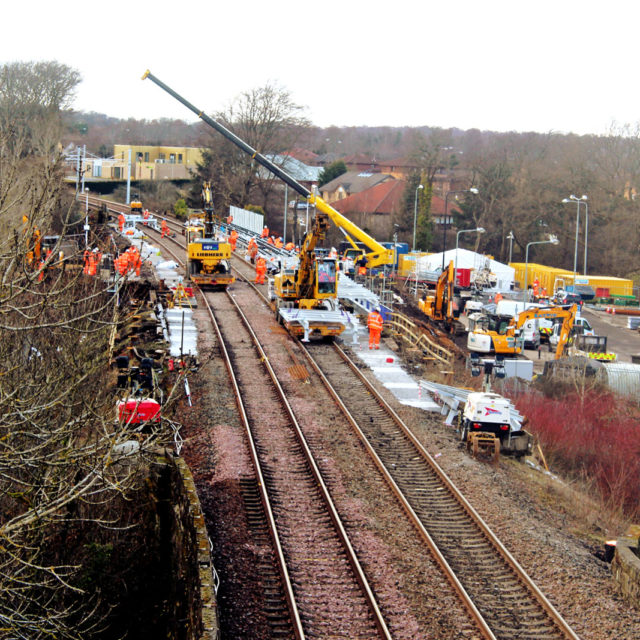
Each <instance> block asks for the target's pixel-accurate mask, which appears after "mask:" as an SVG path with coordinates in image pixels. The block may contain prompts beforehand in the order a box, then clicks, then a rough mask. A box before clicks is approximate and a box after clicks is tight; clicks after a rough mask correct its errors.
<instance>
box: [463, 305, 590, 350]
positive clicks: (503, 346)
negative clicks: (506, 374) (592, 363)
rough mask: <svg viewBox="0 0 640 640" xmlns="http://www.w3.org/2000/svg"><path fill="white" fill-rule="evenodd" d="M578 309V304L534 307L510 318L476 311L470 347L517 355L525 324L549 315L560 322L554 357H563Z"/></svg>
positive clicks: (521, 342) (472, 324)
mask: <svg viewBox="0 0 640 640" xmlns="http://www.w3.org/2000/svg"><path fill="white" fill-rule="evenodd" d="M577 312H578V307H577V305H575V304H574V305H572V306H571V307H570V308H569V309H565V308H563V307H533V308H531V309H526V310H525V311H522V312H521V313H519V314H518V315H517V316H515V317H514V318H511V319H510V320H507V319H506V318H505V317H504V316H491V315H488V314H485V313H481V312H479V313H473V314H471V315H470V316H469V335H468V337H467V347H468V349H469V351H474V352H476V353H496V354H503V355H508V354H511V355H516V354H519V353H522V348H523V344H524V340H523V338H524V336H523V335H522V334H521V331H522V327H523V326H524V325H525V323H526V322H528V321H529V320H536V319H540V318H547V319H550V320H555V321H557V322H561V323H562V324H561V329H560V334H559V336H558V344H557V347H556V353H555V358H556V359H558V358H561V357H562V356H563V355H565V353H566V350H567V342H568V340H569V336H570V335H571V329H572V328H573V323H574V321H575V318H576V313H577Z"/></svg>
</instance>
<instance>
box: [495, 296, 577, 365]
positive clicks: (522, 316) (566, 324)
mask: <svg viewBox="0 0 640 640" xmlns="http://www.w3.org/2000/svg"><path fill="white" fill-rule="evenodd" d="M577 313H578V306H577V305H575V304H574V305H571V307H570V308H569V309H563V308H562V307H535V308H532V309H525V310H524V311H522V312H521V313H519V314H518V315H517V316H516V317H515V318H514V320H513V321H512V324H511V325H510V326H509V329H508V333H509V334H510V335H516V334H517V332H518V331H519V330H520V329H521V327H522V326H523V325H524V323H525V322H527V320H534V319H536V318H549V319H556V320H562V330H561V332H560V336H559V339H558V346H557V348H556V354H555V358H556V360H557V359H558V358H561V357H562V356H563V355H564V353H565V352H566V349H567V342H568V341H569V336H570V335H571V329H573V323H574V322H575V319H576V314H577Z"/></svg>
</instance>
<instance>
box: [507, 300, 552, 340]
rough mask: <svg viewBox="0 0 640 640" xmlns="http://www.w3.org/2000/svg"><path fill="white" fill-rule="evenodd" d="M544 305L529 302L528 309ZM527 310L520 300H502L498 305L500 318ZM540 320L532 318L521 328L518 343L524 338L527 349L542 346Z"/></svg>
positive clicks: (512, 316)
mask: <svg viewBox="0 0 640 640" xmlns="http://www.w3.org/2000/svg"><path fill="white" fill-rule="evenodd" d="M542 306H544V305H541V304H535V303H533V302H527V306H526V308H527V309H531V308H532V307H542ZM524 309H525V303H524V302H520V301H518V300H500V302H498V304H497V305H496V315H499V316H510V317H511V318H514V317H515V316H517V315H519V314H520V313H522V312H523V311H524ZM539 322H540V320H539V319H538V318H531V319H529V320H527V321H526V322H525V323H524V324H523V325H522V326H521V327H520V333H519V337H517V338H516V341H519V340H522V339H523V337H524V346H525V348H526V349H537V348H538V347H539V346H540V325H539Z"/></svg>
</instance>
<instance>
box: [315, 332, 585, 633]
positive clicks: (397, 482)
mask: <svg viewBox="0 0 640 640" xmlns="http://www.w3.org/2000/svg"><path fill="white" fill-rule="evenodd" d="M306 352H307V354H308V362H309V364H310V366H313V367H315V368H317V370H318V372H319V373H320V374H321V375H322V377H323V378H324V380H325V384H326V385H327V386H328V388H330V389H331V393H332V395H333V396H334V398H335V399H336V401H337V402H339V403H340V405H341V406H342V407H343V409H344V411H345V413H347V414H348V415H349V416H351V418H350V419H351V421H352V426H353V427H354V429H356V431H357V433H358V435H359V436H360V437H361V439H362V441H363V443H364V444H365V446H366V448H367V450H368V451H369V453H370V455H372V457H374V459H375V461H376V464H377V466H378V467H379V468H380V470H381V472H382V473H383V475H384V476H385V478H386V479H387V482H388V483H389V484H390V486H392V488H393V491H394V493H395V494H396V495H397V497H398V499H399V500H400V501H401V502H402V505H403V508H404V510H405V511H406V512H407V513H408V514H409V516H410V518H411V519H412V520H413V522H414V524H415V526H417V527H418V528H419V529H420V530H421V531H422V532H423V536H424V538H425V541H427V543H428V544H429V546H430V547H431V549H432V552H433V553H434V555H435V556H436V557H437V558H438V559H439V563H440V565H441V567H442V569H443V571H445V573H446V574H447V576H448V578H449V580H450V582H451V583H452V584H453V585H454V587H455V588H456V589H457V591H458V593H459V594H460V597H461V598H462V600H463V602H464V603H465V605H466V606H467V608H468V609H469V611H470V613H471V615H472V616H473V617H474V619H476V621H477V622H478V624H479V625H480V626H481V627H482V628H484V629H485V632H487V637H495V638H499V639H504V640H507V639H514V638H518V639H527V640H533V639H542V638H549V639H556V638H557V639H561V638H562V639H565V638H573V639H575V638H577V636H576V635H575V634H574V633H573V631H572V630H571V629H570V627H569V626H568V625H567V623H566V622H565V621H564V620H563V619H562V618H561V616H560V615H559V614H558V613H557V611H555V609H554V608H553V606H552V605H551V603H549V602H548V601H547V600H546V598H545V597H544V595H543V594H542V593H541V592H540V591H539V589H538V588H537V587H536V586H535V584H534V583H533V582H532V581H531V579H530V578H529V577H528V576H527V575H526V573H525V572H524V570H523V569H522V568H521V567H520V566H519V565H518V563H517V562H516V561H515V559H514V558H513V557H512V556H511V555H510V554H509V552H508V551H507V550H506V549H505V548H504V547H503V545H502V544H501V543H500V541H499V540H498V539H497V538H496V537H495V536H494V535H493V533H492V532H491V531H490V529H489V528H488V527H487V525H486V524H485V523H484V522H483V521H482V519H481V518H480V517H479V515H478V514H477V513H476V512H475V511H474V510H473V508H472V507H471V505H469V504H468V502H467V501H466V500H465V499H464V497H463V496H462V495H461V494H460V493H459V491H458V490H457V488H456V487H455V486H454V485H453V483H452V482H451V481H450V480H449V479H448V478H447V477H446V476H445V474H444V473H443V472H442V470H441V469H440V468H439V467H438V465H437V464H436V463H435V461H434V460H433V459H432V458H431V456H430V455H429V454H428V453H427V452H426V451H425V450H424V448H423V447H422V446H421V445H420V443H419V441H418V440H417V438H415V436H414V435H413V434H412V433H411V431H410V430H409V429H408V427H406V425H404V423H403V422H402V421H401V420H400V418H399V417H398V416H397V415H396V414H395V412H394V411H393V409H392V408H391V407H390V406H389V405H388V404H387V403H386V402H385V400H384V399H383V398H382V397H381V396H380V395H379V394H378V393H377V391H376V390H375V388H374V387H373V386H372V385H371V384H370V383H369V381H368V380H367V379H366V377H365V376H364V375H363V374H362V372H360V371H359V369H358V368H357V366H356V365H355V363H354V362H353V361H351V360H350V359H349V357H348V356H347V354H346V353H345V352H344V351H343V350H342V349H341V348H340V347H338V346H335V345H334V346H328V345H321V344H319V345H313V346H309V347H307V348H306ZM489 633H490V634H491V635H489Z"/></svg>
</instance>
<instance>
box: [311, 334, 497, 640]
mask: <svg viewBox="0 0 640 640" xmlns="http://www.w3.org/2000/svg"><path fill="white" fill-rule="evenodd" d="M299 346H300V347H301V348H302V351H303V353H304V356H305V358H306V359H307V362H308V363H309V365H310V366H311V368H312V369H313V370H314V371H315V372H316V374H317V375H318V377H319V378H320V380H321V381H322V383H323V384H324V386H325V388H326V389H327V391H328V392H329V394H330V395H331V397H332V398H333V399H334V401H335V403H336V404H337V405H338V407H339V409H340V410H341V411H342V413H343V414H344V416H345V418H346V419H347V421H348V422H349V424H350V425H351V427H352V429H353V430H354V432H355V433H356V435H357V437H358V439H359V440H360V442H361V443H362V445H363V446H364V448H365V449H366V451H367V453H368V454H369V456H370V457H371V459H372V460H373V462H374V464H375V465H376V467H377V468H378V471H379V472H380V473H381V474H382V476H383V478H384V479H385V481H386V482H387V484H388V485H389V487H390V488H391V491H392V492H393V494H394V495H395V496H396V498H397V499H398V500H399V502H400V505H401V506H402V508H403V509H404V511H405V512H406V514H407V516H408V517H409V521H410V522H411V523H412V524H413V525H414V526H415V528H416V529H417V530H418V533H419V535H420V537H421V538H422V539H423V540H424V542H425V543H426V544H427V546H428V547H429V549H430V551H431V553H432V555H433V557H434V558H435V560H436V562H437V564H438V566H439V567H440V568H441V570H442V571H443V573H444V574H445V576H446V578H447V579H448V581H449V583H450V584H451V585H452V586H453V588H454V590H455V592H456V593H457V594H458V596H459V598H460V599H461V600H462V603H463V605H464V607H465V608H466V609H467V611H468V613H469V614H470V616H471V618H472V620H473V621H474V622H475V624H476V626H477V627H478V629H479V630H480V632H481V633H482V636H483V638H485V639H486V640H496V636H495V635H494V634H493V632H492V631H491V628H490V627H489V625H488V624H487V622H486V621H485V620H484V618H483V616H482V614H481V613H480V611H478V609H477V607H476V606H475V604H474V602H473V600H472V599H471V597H470V596H469V594H468V593H467V592H466V590H465V588H464V586H463V585H462V583H461V582H460V581H459V580H458V578H457V577H456V575H455V572H454V571H453V569H452V568H451V566H450V565H449V563H448V562H447V560H446V558H445V557H444V555H442V553H441V551H440V549H439V548H438V546H437V545H436V543H435V541H434V540H433V538H432V537H431V535H430V534H429V532H428V531H427V530H426V528H425V526H424V524H423V523H422V521H421V520H420V518H419V517H418V515H417V514H416V512H415V511H414V509H413V507H412V506H411V504H409V501H408V500H407V499H406V497H405V495H404V493H403V492H402V490H401V489H400V487H398V485H397V484H396V481H395V480H394V479H393V477H392V476H391V474H390V473H389V471H388V469H387V467H386V466H385V464H384V462H382V460H381V459H380V457H379V456H378V454H377V453H376V451H375V450H374V448H373V447H372V445H371V443H370V442H369V440H368V438H367V436H366V435H365V434H364V433H363V431H362V429H361V428H360V425H359V424H358V422H357V420H356V419H355V418H354V417H353V415H352V414H351V412H350V411H349V409H348V408H347V407H346V405H345V404H344V402H343V401H342V398H341V397H340V395H339V394H338V392H337V391H336V390H335V388H334V387H333V385H332V384H331V382H329V380H328V379H327V377H326V376H325V374H324V373H323V371H322V369H320V367H319V366H318V364H317V363H316V361H315V360H314V359H313V356H312V355H311V354H310V353H309V351H308V349H307V348H306V347H305V346H304V345H303V344H302V343H300V345H299Z"/></svg>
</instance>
